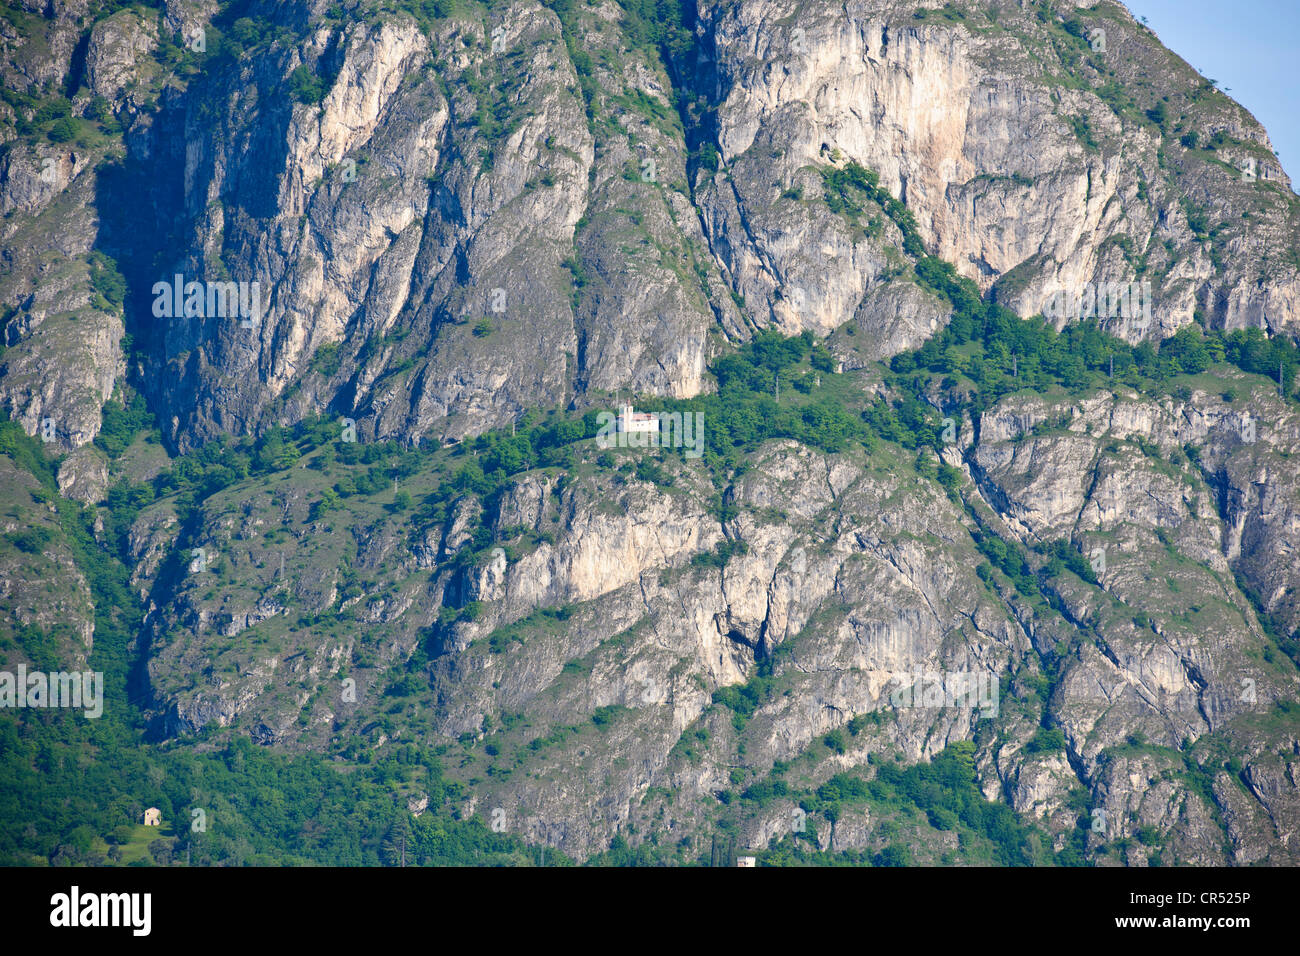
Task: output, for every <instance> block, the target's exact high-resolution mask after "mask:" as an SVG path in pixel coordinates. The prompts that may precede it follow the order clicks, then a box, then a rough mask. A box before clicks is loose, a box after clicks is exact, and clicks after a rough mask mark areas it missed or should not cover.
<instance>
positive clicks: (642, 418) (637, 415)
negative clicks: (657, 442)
mask: <svg viewBox="0 0 1300 956" xmlns="http://www.w3.org/2000/svg"><path fill="white" fill-rule="evenodd" d="M618 430H619V431H621V432H647V433H650V434H654V435H657V434H659V416H658V415H656V414H654V412H637V411H633V410H632V405H631V404H630V403H629V404H627V405H620V406H619V408H618Z"/></svg>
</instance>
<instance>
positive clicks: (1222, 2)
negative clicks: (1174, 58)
mask: <svg viewBox="0 0 1300 956" xmlns="http://www.w3.org/2000/svg"><path fill="white" fill-rule="evenodd" d="M1123 2H1124V3H1125V4H1126V5H1127V6H1128V8H1129V9H1130V10H1131V11H1133V15H1134V16H1135V17H1138V18H1141V17H1146V18H1147V26H1149V27H1150V28H1151V29H1152V30H1154V31H1155V32H1156V35H1157V36H1158V37H1160V41H1161V42H1162V43H1163V44H1164V45H1165V46H1167V47H1168V48H1169V49H1171V50H1173V51H1174V52H1175V53H1177V54H1178V55H1179V56H1181V57H1182V58H1183V59H1184V60H1186V61H1187V62H1188V63H1190V64H1191V65H1192V66H1193V67H1195V68H1196V69H1198V70H1200V71H1201V74H1202V75H1203V76H1205V77H1207V78H1209V79H1215V80H1218V81H1219V88H1220V89H1224V88H1225V87H1226V88H1228V90H1229V92H1228V95H1229V96H1231V97H1232V98H1233V99H1234V100H1236V101H1237V102H1238V103H1240V104H1241V105H1242V106H1244V107H1246V109H1248V110H1250V111H1251V113H1253V114H1254V115H1255V118H1256V119H1257V120H1259V121H1260V122H1261V123H1263V124H1264V128H1265V129H1267V130H1268V135H1269V137H1270V138H1271V139H1272V140H1273V148H1274V149H1276V150H1277V152H1278V156H1279V158H1280V159H1281V160H1282V167H1283V168H1284V169H1285V170H1286V172H1287V175H1288V176H1290V177H1291V179H1292V186H1293V188H1294V187H1295V185H1296V183H1295V180H1296V179H1297V176H1298V175H1300V95H1297V94H1300V69H1298V67H1300V62H1298V61H1300V50H1297V44H1300V0H1236V2H1233V3H1228V2H1226V0H1123Z"/></svg>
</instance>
